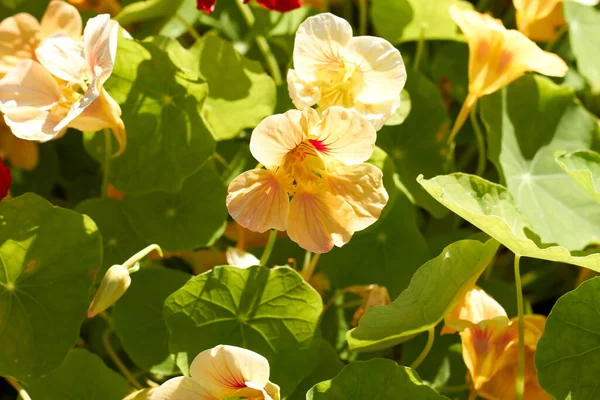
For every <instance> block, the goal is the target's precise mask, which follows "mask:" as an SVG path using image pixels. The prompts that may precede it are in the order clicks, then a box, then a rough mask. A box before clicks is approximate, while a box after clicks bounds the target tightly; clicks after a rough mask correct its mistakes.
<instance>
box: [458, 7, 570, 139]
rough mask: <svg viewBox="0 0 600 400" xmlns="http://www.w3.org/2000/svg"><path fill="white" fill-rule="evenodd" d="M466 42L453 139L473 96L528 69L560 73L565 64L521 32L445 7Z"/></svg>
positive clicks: (551, 74)
mask: <svg viewBox="0 0 600 400" xmlns="http://www.w3.org/2000/svg"><path fill="white" fill-rule="evenodd" d="M449 11H450V15H451V16H452V19H453V20H454V21H455V22H456V23H457V24H458V26H459V27H460V29H461V30H462V31H463V33H464V34H465V36H466V37H467V40H468V43H469V94H468V95H467V98H466V100H465V102H464V104H463V107H462V109H461V110H460V113H459V115H458V118H457V119H456V122H455V124H454V127H453V128H452V132H451V134H450V138H451V139H453V138H454V136H455V135H456V133H457V132H458V130H459V129H460V127H461V126H462V124H463V123H464V121H465V120H466V118H467V115H468V114H469V112H470V110H471V109H472V108H473V106H474V105H475V103H476V101H477V99H479V98H480V97H482V96H485V95H487V94H490V93H493V92H495V91H497V90H498V89H501V88H502V87H504V86H506V85H508V84H509V83H511V82H513V81H514V80H516V79H517V78H520V77H521V76H523V75H524V74H525V73H526V72H528V71H535V72H539V73H541V74H544V75H548V76H564V75H565V74H566V73H567V70H568V67H567V64H566V63H565V62H564V61H563V60H562V59H561V58H560V57H559V56H557V55H556V54H553V53H549V52H546V51H543V50H542V49H540V48H539V47H538V46H537V45H536V44H535V43H534V42H532V41H531V40H530V39H528V38H527V37H526V36H525V35H523V34H522V33H521V32H519V31H516V30H513V29H506V28H505V27H504V25H502V22H501V21H500V20H498V19H495V18H493V17H491V16H489V15H486V14H481V13H478V12H477V11H471V10H463V9H460V8H458V7H456V6H451V7H450V8H449Z"/></svg>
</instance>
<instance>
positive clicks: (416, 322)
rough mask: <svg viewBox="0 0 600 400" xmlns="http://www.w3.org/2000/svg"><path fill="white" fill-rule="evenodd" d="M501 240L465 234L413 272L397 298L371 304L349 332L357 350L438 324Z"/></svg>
mask: <svg viewBox="0 0 600 400" xmlns="http://www.w3.org/2000/svg"><path fill="white" fill-rule="evenodd" d="M498 246H499V243H498V242H497V241H495V240H493V239H490V240H488V241H487V242H486V243H485V244H484V243H481V242H478V241H476V240H461V241H460V242H456V243H453V244H451V245H450V246H448V247H446V248H445V249H444V251H442V253H441V254H440V255H439V256H437V257H435V258H434V259H432V260H430V261H428V262H426V263H425V264H423V266H422V267H421V268H419V269H418V270H417V272H416V273H415V274H414V276H413V278H412V280H411V281H410V284H409V286H408V289H406V290H405V291H403V292H402V293H401V294H400V296H399V297H398V298H397V299H396V300H394V301H393V302H392V304H390V305H387V306H383V307H373V308H370V309H369V310H368V311H367V313H366V314H365V315H364V316H363V317H362V319H361V320H360V322H359V324H358V327H356V328H354V329H352V330H351V331H349V332H348V333H347V335H346V339H347V340H348V345H349V346H350V349H352V350H360V351H372V350H378V349H383V348H387V347H392V346H394V345H396V344H398V343H402V342H404V341H406V340H408V339H410V338H412V337H413V336H415V335H416V334H418V333H420V332H424V331H426V330H428V329H430V328H432V327H434V326H436V325H437V324H438V323H439V322H440V321H441V320H442V319H443V318H444V317H445V316H446V314H447V313H448V312H449V311H450V310H452V308H453V307H454V306H455V302H456V299H459V298H460V297H461V296H463V295H464V294H465V293H466V291H467V290H469V289H470V288H471V287H472V286H473V285H474V284H475V282H476V281H477V279H478V278H479V276H480V275H481V273H482V272H483V270H484V269H485V267H487V266H488V264H489V263H490V262H491V261H492V259H493V258H494V255H495V254H496V250H498Z"/></svg>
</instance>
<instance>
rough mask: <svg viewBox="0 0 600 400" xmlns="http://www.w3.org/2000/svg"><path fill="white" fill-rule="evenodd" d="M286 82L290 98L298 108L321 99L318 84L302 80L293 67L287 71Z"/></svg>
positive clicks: (303, 107) (300, 108)
mask: <svg viewBox="0 0 600 400" xmlns="http://www.w3.org/2000/svg"><path fill="white" fill-rule="evenodd" d="M287 82H288V92H289V94H290V98H291V99H292V102H293V103H294V105H295V106H296V108H298V109H299V110H303V109H305V108H306V107H310V106H312V105H314V104H317V103H318V102H319V100H320V99H321V90H320V88H319V86H318V84H317V83H314V82H304V81H303V80H302V79H300V78H299V77H298V74H296V71H294V70H293V69H290V70H289V71H288V74H287Z"/></svg>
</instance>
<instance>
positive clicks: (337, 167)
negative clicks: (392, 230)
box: [227, 107, 388, 253]
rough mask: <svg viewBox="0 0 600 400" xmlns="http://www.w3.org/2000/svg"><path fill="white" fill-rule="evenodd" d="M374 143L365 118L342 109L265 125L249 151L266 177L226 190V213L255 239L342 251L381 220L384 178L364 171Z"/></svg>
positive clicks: (255, 173)
mask: <svg viewBox="0 0 600 400" xmlns="http://www.w3.org/2000/svg"><path fill="white" fill-rule="evenodd" d="M375 138H376V133H375V129H374V128H373V126H372V125H371V124H370V123H369V121H367V119H366V118H364V117H363V116H362V115H361V114H359V113H358V112H356V111H354V110H349V109H345V108H342V107H330V108H328V109H327V110H325V111H324V112H323V114H322V116H319V114H318V113H317V111H315V110H314V109H312V108H306V109H304V110H303V111H298V110H290V111H288V112H286V113H285V114H277V115H273V116H271V117H267V118H265V119H264V120H263V121H262V122H261V123H260V124H259V125H258V126H257V127H256V129H254V132H253V133H252V138H251V139H250V151H251V152H252V155H253V156H254V158H256V159H257V160H258V161H259V162H260V163H261V164H262V165H264V166H266V169H258V168H257V169H253V170H250V171H247V172H244V173H243V174H241V175H240V176H238V177H237V178H235V179H234V180H233V181H232V182H231V184H230V185H229V189H228V190H229V194H228V196H227V208H228V210H229V213H230V214H231V216H232V217H233V218H234V219H235V220H236V221H237V222H238V223H239V224H240V225H242V226H243V227H245V228H248V229H250V230H252V231H256V232H264V231H266V230H268V229H277V230H287V233H288V236H289V237H290V239H292V240H293V241H295V242H296V243H298V244H299V245H300V246H301V247H303V248H305V249H307V250H310V251H313V252H315V253H325V252H328V251H330V250H331V249H332V248H333V246H334V245H335V246H338V247H339V246H343V245H344V244H345V243H347V242H348V241H349V240H350V238H351V236H352V234H353V233H354V232H355V231H358V230H362V229H365V228H366V227H368V226H369V225H371V224H372V223H374V222H375V221H376V220H377V219H378V218H379V216H380V214H381V210H382V209H383V207H384V206H385V204H386V203H387V200H388V195H387V192H386V191H385V188H384V187H383V182H382V177H383V174H382V172H381V170H379V169H378V168H377V167H375V166H373V165H370V164H365V163H364V161H366V160H367V159H368V158H369V157H370V156H371V154H372V153H373V149H374V147H375ZM290 197H291V200H290Z"/></svg>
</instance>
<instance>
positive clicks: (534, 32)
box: [513, 0, 566, 42]
mask: <svg viewBox="0 0 600 400" xmlns="http://www.w3.org/2000/svg"><path fill="white" fill-rule="evenodd" d="M513 3H514V5H515V10H516V17H517V28H518V29H519V31H520V32H522V33H523V34H524V35H525V36H527V37H528V38H530V39H532V40H536V41H540V42H549V41H552V40H554V39H556V38H557V36H558V33H559V31H560V29H561V28H562V27H564V26H565V25H566V22H565V19H564V18H563V15H562V7H563V0H513Z"/></svg>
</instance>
